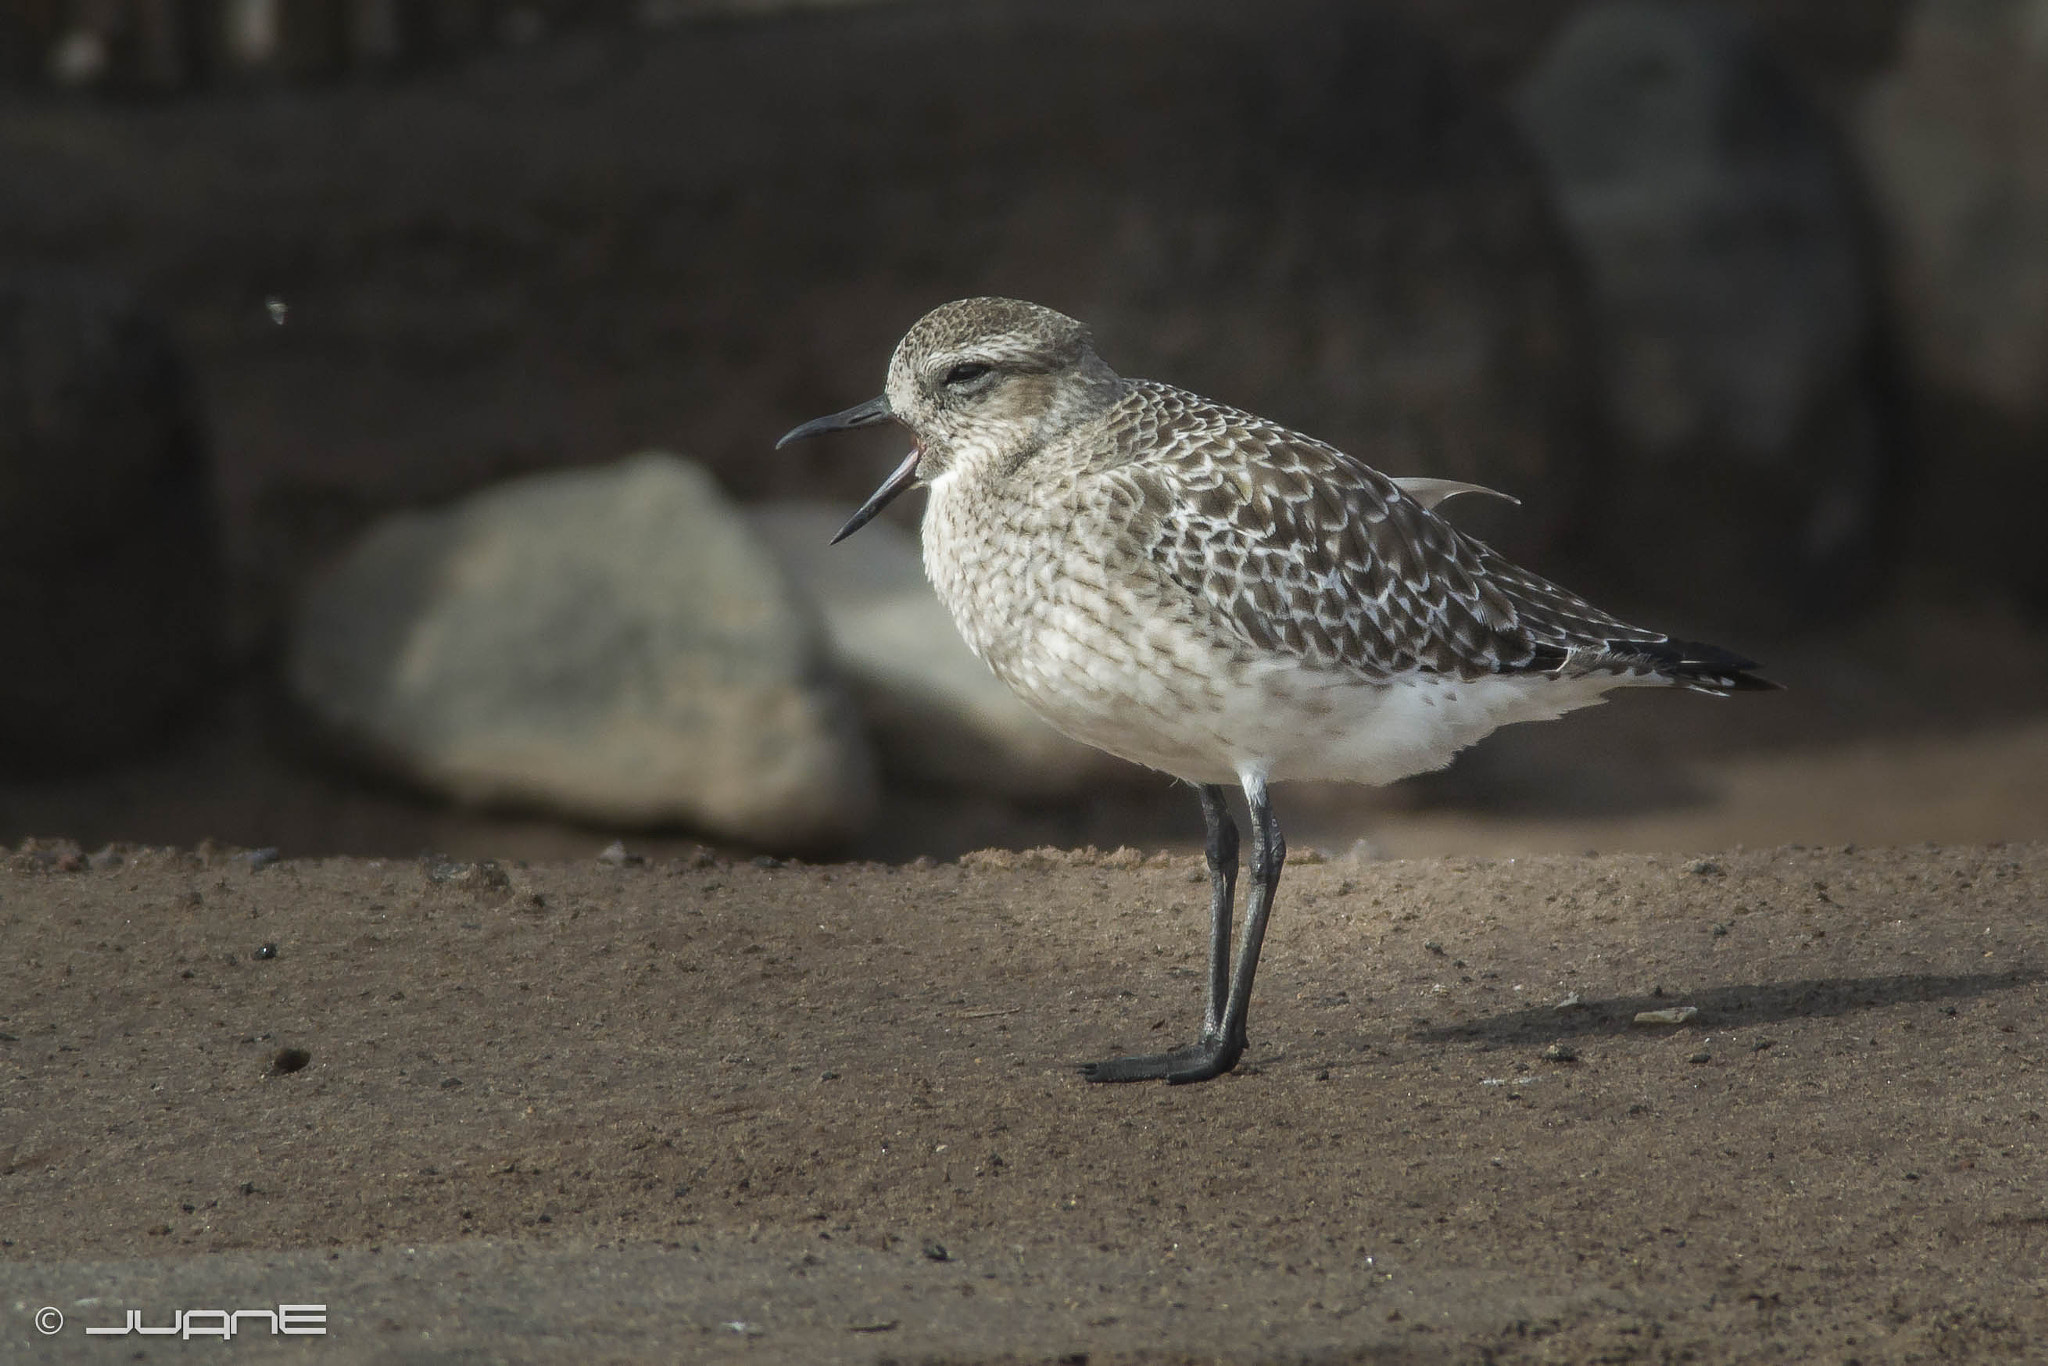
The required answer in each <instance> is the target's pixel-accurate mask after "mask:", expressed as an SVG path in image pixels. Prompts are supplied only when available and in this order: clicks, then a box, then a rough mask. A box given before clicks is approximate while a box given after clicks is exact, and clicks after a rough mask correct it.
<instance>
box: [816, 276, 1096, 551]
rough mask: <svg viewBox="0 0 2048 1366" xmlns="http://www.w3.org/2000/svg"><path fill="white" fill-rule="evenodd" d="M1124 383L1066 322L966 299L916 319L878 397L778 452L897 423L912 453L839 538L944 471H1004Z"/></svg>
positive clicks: (824, 421)
mask: <svg viewBox="0 0 2048 1366" xmlns="http://www.w3.org/2000/svg"><path fill="white" fill-rule="evenodd" d="M1120 388H1121V381H1119V380H1118V379H1117V377H1116V374H1115V372H1113V371H1112V370H1110V368H1109V367H1108V366H1107V365H1105V364H1103V362H1102V360H1101V358H1099V357H1098V356H1097V355H1096V354H1095V349H1094V347H1093V346H1092V345H1091V344H1090V341H1089V336H1088V329H1087V328H1086V327H1084V326H1082V325H1081V324H1080V323H1078V322H1076V321H1074V320H1073V319H1072V318H1069V317H1067V316H1066V315H1065V314H1063V313H1056V312H1054V311H1053V310H1052V309H1049V308H1044V307H1041V306H1040V305H1038V304H1029V303H1024V302H1022V301H1020V300H1017V299H997V298H982V299H961V300H958V301H956V302H954V303H950V304H944V305H941V306H940V307H938V308H935V309H933V310H932V311H931V312H929V313H927V314H925V315H924V317H922V318H920V319H918V321H917V323H916V325H915V326H913V327H912V328H911V329H910V331H909V332H908V333H907V334H905V336H904V338H903V340H902V341H901V342H899V343H897V346H896V353H895V355H894V356H892V357H891V358H890V361H889V379H888V385H887V387H886V389H885V390H884V392H883V394H882V397H880V398H876V399H870V400H869V401H868V402H866V403H863V404H860V405H858V406H857V407H853V408H849V409H847V410H846V411H845V412H842V413H834V414H833V415H832V416H830V417H821V418H818V419H817V420H816V421H813V422H806V423H805V424H804V425H803V426H801V427H798V428H797V429H796V430H794V431H792V432H790V433H789V434H788V435H787V436H784V437H783V438H782V440H781V441H780V442H777V443H776V444H777V445H784V444H787V443H788V442H791V441H800V440H803V439H804V438H806V437H811V436H817V435H820V434H822V433H824V432H831V431H842V430H845V429H847V428H849V427H864V426H867V425H869V424H870V423H874V422H880V421H882V420H884V419H887V418H894V419H895V420H896V421H898V422H900V423H902V424H903V425H904V426H905V427H907V428H909V429H910V433H911V435H912V436H913V437H914V438H916V442H917V449H916V450H914V451H913V452H911V455H910V457H909V458H908V459H906V460H905V461H904V462H903V464H902V465H900V466H899V467H898V468H897V470H896V472H895V473H894V474H892V475H891V476H890V477H889V480H888V481H887V482H886V483H884V484H883V485H882V487H881V488H880V489H878V490H876V492H875V496H874V497H873V498H870V499H869V500H868V502H867V505H866V506H864V507H863V508H862V509H861V511H860V512H859V513H857V514H856V515H855V518H854V520H853V521H852V522H850V523H848V524H847V527H846V529H845V530H843V531H841V532H840V535H839V538H840V539H843V538H845V537H846V536H850V535H852V534H853V532H855V531H857V530H859V529H860V528H861V527H862V526H864V525H866V524H867V521H868V520H869V519H870V518H872V517H873V516H874V515H875V513H877V512H879V511H881V509H882V507H883V505H885V504H886V503H887V502H888V501H889V500H890V499H893V498H894V497H896V496H897V495H898V494H900V493H902V492H903V491H904V490H905V489H907V488H910V487H911V486H912V485H914V484H917V483H926V484H929V483H931V482H933V481H935V480H938V479H942V478H944V477H945V476H946V475H948V474H949V473H953V472H955V471H961V470H974V471H976V472H978V473H993V472H998V471H1007V470H1010V469H1013V468H1015V467H1016V466H1017V465H1018V464H1020V463H1022V462H1023V461H1025V460H1027V459H1029V458H1030V456H1031V455H1032V453H1033V452H1035V451H1037V450H1039V449H1040V448H1042V447H1043V446H1044V445H1045V444H1046V443H1047V442H1049V441H1052V440H1054V439H1056V438H1057V437H1058V436H1060V435H1061V434H1062V433H1064V432H1065V431H1067V430H1068V429H1069V428H1071V427H1073V426H1074V425H1075V424H1077V423H1079V422H1082V421H1085V420H1086V419H1088V418H1089V417H1092V416H1094V415H1096V414H1098V413H1100V412H1101V411H1102V410H1103V409H1105V408H1107V407H1108V406H1109V405H1110V404H1111V403H1114V402H1115V401H1116V397H1117V394H1118V393H1119V392H1120Z"/></svg>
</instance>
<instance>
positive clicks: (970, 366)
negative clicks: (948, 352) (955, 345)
mask: <svg viewBox="0 0 2048 1366" xmlns="http://www.w3.org/2000/svg"><path fill="white" fill-rule="evenodd" d="M987 373H988V367H987V366H986V365H984V364H982V363H981V362H980V361H978V360H964V361H961V362H960V363H959V364H958V365H956V366H954V367H953V368H952V369H950V370H948V371H947V372H946V383H948V384H972V383H973V382H974V381H975V380H978V379H980V378H981V377H982V376H983V375H985V374H987Z"/></svg>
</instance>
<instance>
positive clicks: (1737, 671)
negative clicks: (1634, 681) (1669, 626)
mask: <svg viewBox="0 0 2048 1366" xmlns="http://www.w3.org/2000/svg"><path fill="white" fill-rule="evenodd" d="M1607 648H1608V649H1610V650H1612V651H1613V652H1614V654H1615V655H1616V656H1618V657H1620V658H1622V659H1626V660H1628V661H1630V662H1631V663H1633V664H1635V665H1636V667H1637V668H1639V669H1641V670H1642V671H1643V672H1645V673H1648V674H1651V675H1653V676H1654V677H1656V678H1659V679H1662V680H1663V681H1665V682H1667V683H1670V684H1672V685H1673V686H1675V687H1681V688H1690V689H1692V690H1693V691H1694V692H1704V693H1713V694H1715V695H1716V696H1726V695H1727V694H1729V693H1735V692H1777V691H1779V690H1781V689H1782V688H1783V687H1784V685H1783V684H1781V683H1773V682H1772V681H1771V680H1770V679H1768V678H1765V677H1763V676H1762V675H1761V674H1758V673H1755V672H1754V670H1755V669H1756V668H1757V667H1758V666H1757V662H1756V661H1755V660H1753V659H1744V658H1743V657H1742V656H1741V655H1738V654H1736V653H1734V652H1733V651H1731V650H1724V649H1722V648H1721V647H1720V646H1718V645H1708V644H1705V643H1703V642H1701V641H1697V640H1659V641H1647V640H1610V641H1608V642H1607Z"/></svg>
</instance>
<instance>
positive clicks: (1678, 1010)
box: [1635, 1006, 1700, 1026]
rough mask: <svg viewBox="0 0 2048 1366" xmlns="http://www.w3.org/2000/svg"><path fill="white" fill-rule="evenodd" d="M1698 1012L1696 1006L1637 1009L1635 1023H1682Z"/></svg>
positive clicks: (1654, 1024) (1655, 1024)
mask: <svg viewBox="0 0 2048 1366" xmlns="http://www.w3.org/2000/svg"><path fill="white" fill-rule="evenodd" d="M1699 1013H1700V1008H1699V1007H1698V1006H1672V1007H1670V1008H1668V1009H1665V1010H1639V1011H1637V1012H1636V1017H1635V1023H1637V1024H1639V1025H1651V1026H1668V1025H1682V1024H1685V1023H1687V1022H1688V1021H1690V1020H1692V1019H1693V1018H1694V1017H1695V1016H1697V1015H1698V1014H1699Z"/></svg>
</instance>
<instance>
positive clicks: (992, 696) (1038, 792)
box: [750, 502, 1140, 800]
mask: <svg viewBox="0 0 2048 1366" xmlns="http://www.w3.org/2000/svg"><path fill="white" fill-rule="evenodd" d="M750 511H752V513H753V515H754V521H755V523H756V524H757V525H758V526H759V527H760V528H761V531H762V533H763V535H764V536H765V538H766V539H767V541H768V543H769V544H770V545H772V546H773V547H774V548H775V550H776V552H777V554H779V555H780V556H781V557H782V562H783V565H784V566H785V567H786V568H787V569H788V571H789V573H790V575H791V577H792V578H794V579H795V581H796V583H797V585H798V586H799V587H800V588H801V589H803V590H804V591H805V592H807V593H809V594H810V595H811V597H812V599H813V600H814V601H815V602H816V603H817V605H818V608H819V610H820V612H821V613H822V615H823V617H824V620H825V629H826V634H827V635H828V636H829V637H830V639H831V642H832V652H833V655H834V656H835V658H836V659H837V661H838V664H839V669H840V672H841V673H842V674H844V675H845V676H846V678H847V681H848V682H849V683H850V684H851V685H852V687H853V689H854V693H855V696H856V697H857V698H858V700H859V702H860V706H861V711H862V713H863V714H864V715H865V716H866V718H867V722H868V728H869V733H870V734H871V735H873V737H874V739H875V743H876V747H877V749H878V750H879V751H880V754H881V759H882V763H883V766H884V767H886V768H887V769H889V770H890V771H891V772H893V773H895V774H897V775H898V776H900V777H903V778H907V779H910V780H912V781H915V782H924V783H934V784H939V785H943V786H948V787H961V788H971V789H975V790H978V791H984V792H994V793H997V794H1000V795H1002V796H1006V797H1017V798H1024V799H1027V800H1034V799H1059V798H1071V797H1076V796H1080V795H1082V794H1083V793H1085V792H1087V791H1089V790H1091V789H1094V788H1097V787H1099V786H1100V785H1101V784H1102V783H1103V782H1104V781H1105V780H1114V779H1116V778H1118V777H1129V776H1135V775H1137V774H1138V773H1139V772H1140V770H1138V769H1135V768H1133V767H1131V766H1130V765H1129V764H1125V763H1122V762H1121V761H1119V760H1116V759H1113V758H1111V757H1110V756H1109V755H1106V754H1104V753H1102V752H1101V751H1100V750H1096V749H1091V748H1089V747H1088V746H1086V745H1083V744H1079V743H1077V742H1075V741H1073V740H1069V739H1067V738H1066V737H1065V736H1064V735H1061V734H1060V733H1059V732H1058V731H1056V730H1054V729H1052V727H1050V726H1048V725H1046V724H1045V723H1044V722H1043V721H1041V720H1039V719H1038V718H1037V717H1036V716H1034V715H1033V714H1032V713H1031V711H1030V709H1029V708H1027V707H1026V706H1025V705H1024V704H1023V703H1022V702H1019V701H1018V700H1017V699H1016V697H1015V696H1014V695H1013V694H1012V693H1011V692H1010V690H1009V689H1008V688H1006V687H1004V686H1003V684H1002V683H1001V682H999V681H998V680H997V679H996V677H995V675H994V674H992V673H990V672H989V671H988V666H987V665H985V664H983V663H982V662H981V661H980V660H978V659H976V658H975V657H974V655H973V652H972V651H970V650H969V649H968V648H967V646H966V644H965V642H963V641H962V640H961V639H960V633H959V631H958V630H956V629H955V628H954V626H953V621H952V618H950V617H949V616H947V615H946V609H945V608H944V607H941V606H940V605H939V601H938V599H937V598H935V597H934V596H932V589H931V585H930V584H929V583H928V582H926V580H925V575H924V566H923V561H922V557H921V555H920V552H919V550H918V546H917V542H916V540H915V539H914V538H913V537H912V536H911V535H910V534H909V533H907V532H905V531H902V530H900V529H898V528H897V527H894V526H891V525H888V524H886V523H878V524H876V525H873V526H870V527H868V528H867V529H866V530H864V531H862V532H861V534H860V535H858V536H856V537H853V538H852V539H850V540H847V541H843V542H841V543H840V544H838V545H832V544H830V541H831V539H832V535H833V533H834V532H836V531H837V530H838V529H839V527H840V526H841V525H842V524H843V523H844V522H845V521H846V518H847V516H848V514H849V513H850V512H851V509H850V508H846V507H842V506H840V505H838V504H825V503H804V502H785V503H772V504H765V505H762V506H759V507H755V508H753V509H750Z"/></svg>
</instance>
